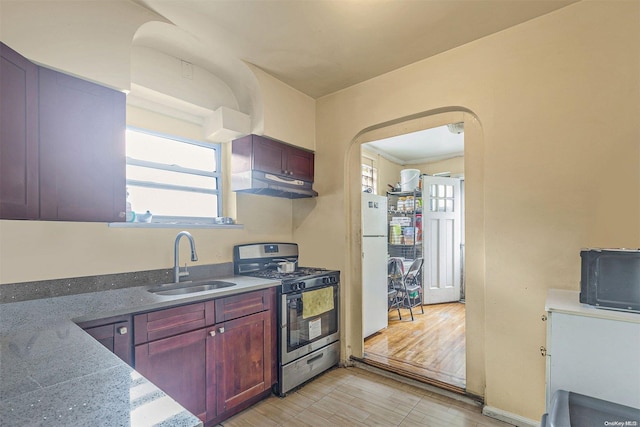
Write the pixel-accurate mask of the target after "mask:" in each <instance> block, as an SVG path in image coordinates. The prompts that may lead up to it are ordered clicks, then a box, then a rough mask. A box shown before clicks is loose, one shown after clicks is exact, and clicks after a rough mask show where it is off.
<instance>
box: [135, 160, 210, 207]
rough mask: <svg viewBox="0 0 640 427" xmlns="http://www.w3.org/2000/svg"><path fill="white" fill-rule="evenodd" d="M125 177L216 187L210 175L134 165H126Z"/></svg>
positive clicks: (163, 182)
mask: <svg viewBox="0 0 640 427" xmlns="http://www.w3.org/2000/svg"><path fill="white" fill-rule="evenodd" d="M127 179H134V180H138V181H148V182H155V183H159V184H170V185H183V186H185V187H196V188H206V189H215V188H216V179H215V178H214V177H211V176H202V175H193V174H188V173H181V172H172V171H166V170H162V169H153V168H147V167H143V166H135V165H127ZM132 197H133V196H132ZM133 202H134V200H133V199H132V200H131V203H133Z"/></svg>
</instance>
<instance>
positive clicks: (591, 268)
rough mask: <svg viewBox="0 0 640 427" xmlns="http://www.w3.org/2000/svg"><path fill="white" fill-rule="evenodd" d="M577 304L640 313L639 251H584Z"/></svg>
mask: <svg viewBox="0 0 640 427" xmlns="http://www.w3.org/2000/svg"><path fill="white" fill-rule="evenodd" d="M580 258H581V259H582V272H581V277H580V302H581V303H583V304H589V305H592V306H595V307H598V308H606V309H610V310H622V311H633V312H637V313H640V249H583V250H582V251H580Z"/></svg>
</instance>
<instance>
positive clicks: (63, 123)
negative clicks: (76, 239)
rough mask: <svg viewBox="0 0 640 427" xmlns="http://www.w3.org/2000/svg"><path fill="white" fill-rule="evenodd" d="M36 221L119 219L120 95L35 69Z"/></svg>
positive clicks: (122, 116)
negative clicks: (37, 140)
mask: <svg viewBox="0 0 640 427" xmlns="http://www.w3.org/2000/svg"><path fill="white" fill-rule="evenodd" d="M38 75H39V105H38V108H39V125H40V218H41V219H45V220H63V221H94V222H100V221H103V222H115V221H124V220H125V198H126V187H125V181H126V175H125V174H126V172H125V139H124V138H125V95H124V93H122V92H119V91H116V90H113V89H109V88H106V87H103V86H100V85H97V84H94V83H91V82H88V81H85V80H81V79H78V78H75V77H72V76H69V75H66V74H62V73H59V72H57V71H53V70H49V69H46V68H42V67H40V68H39V70H38Z"/></svg>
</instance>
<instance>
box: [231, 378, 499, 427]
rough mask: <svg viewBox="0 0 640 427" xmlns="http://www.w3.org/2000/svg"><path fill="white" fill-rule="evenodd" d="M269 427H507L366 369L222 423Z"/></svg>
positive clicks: (311, 385) (258, 406) (272, 400)
mask: <svg viewBox="0 0 640 427" xmlns="http://www.w3.org/2000/svg"><path fill="white" fill-rule="evenodd" d="M222 425H223V426H224V427H253V426H255V427H263V426H266V427H269V426H292V427H293V426H296V427H305V426H318V427H329V426H402V427H408V426H421V427H424V426H434V427H440V426H447V427H455V426H464V427H493V426H495V427H505V426H509V424H507V423H503V422H501V421H498V420H495V419H493V418H488V417H485V416H483V415H482V414H481V409H480V407H479V406H475V405H473V404H470V403H465V402H461V401H458V400H455V399H452V398H449V397H446V396H443V395H440V394H438V393H434V392H432V391H428V390H423V389H421V388H417V387H414V386H412V385H408V384H404V383H401V382H398V381H396V380H394V379H391V378H386V377H383V376H380V375H377V374H375V373H371V372H368V371H366V370H363V369H360V368H335V369H333V370H331V371H329V372H327V373H325V374H324V375H321V376H320V377H318V378H316V379H314V380H313V381H311V382H309V383H308V384H306V385H304V386H303V387H302V388H300V389H298V390H297V391H295V392H293V393H290V394H288V395H287V396H286V397H284V398H279V397H275V396H271V397H269V398H268V399H265V400H263V401H262V402H260V403H258V404H256V405H254V406H252V407H251V408H249V409H247V410H245V411H244V412H241V413H239V414H238V415H236V416H235V417H232V418H230V419H228V420H226V421H224V422H223V423H222Z"/></svg>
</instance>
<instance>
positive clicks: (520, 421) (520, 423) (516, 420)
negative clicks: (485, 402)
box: [482, 406, 540, 427]
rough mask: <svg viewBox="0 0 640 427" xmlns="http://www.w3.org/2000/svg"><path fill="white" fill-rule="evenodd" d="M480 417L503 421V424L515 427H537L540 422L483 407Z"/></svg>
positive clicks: (490, 407) (491, 407)
mask: <svg viewBox="0 0 640 427" xmlns="http://www.w3.org/2000/svg"><path fill="white" fill-rule="evenodd" d="M482 415H485V416H487V417H491V418H495V419H496V420H500V421H504V422H505V423H509V424H513V425H514V426H517V427H539V426H540V422H539V421H535V420H532V419H530V418H525V417H523V416H521V415H518V414H514V413H512V412H507V411H504V410H502V409H498V408H494V407H493V406H485V407H483V408H482Z"/></svg>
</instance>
